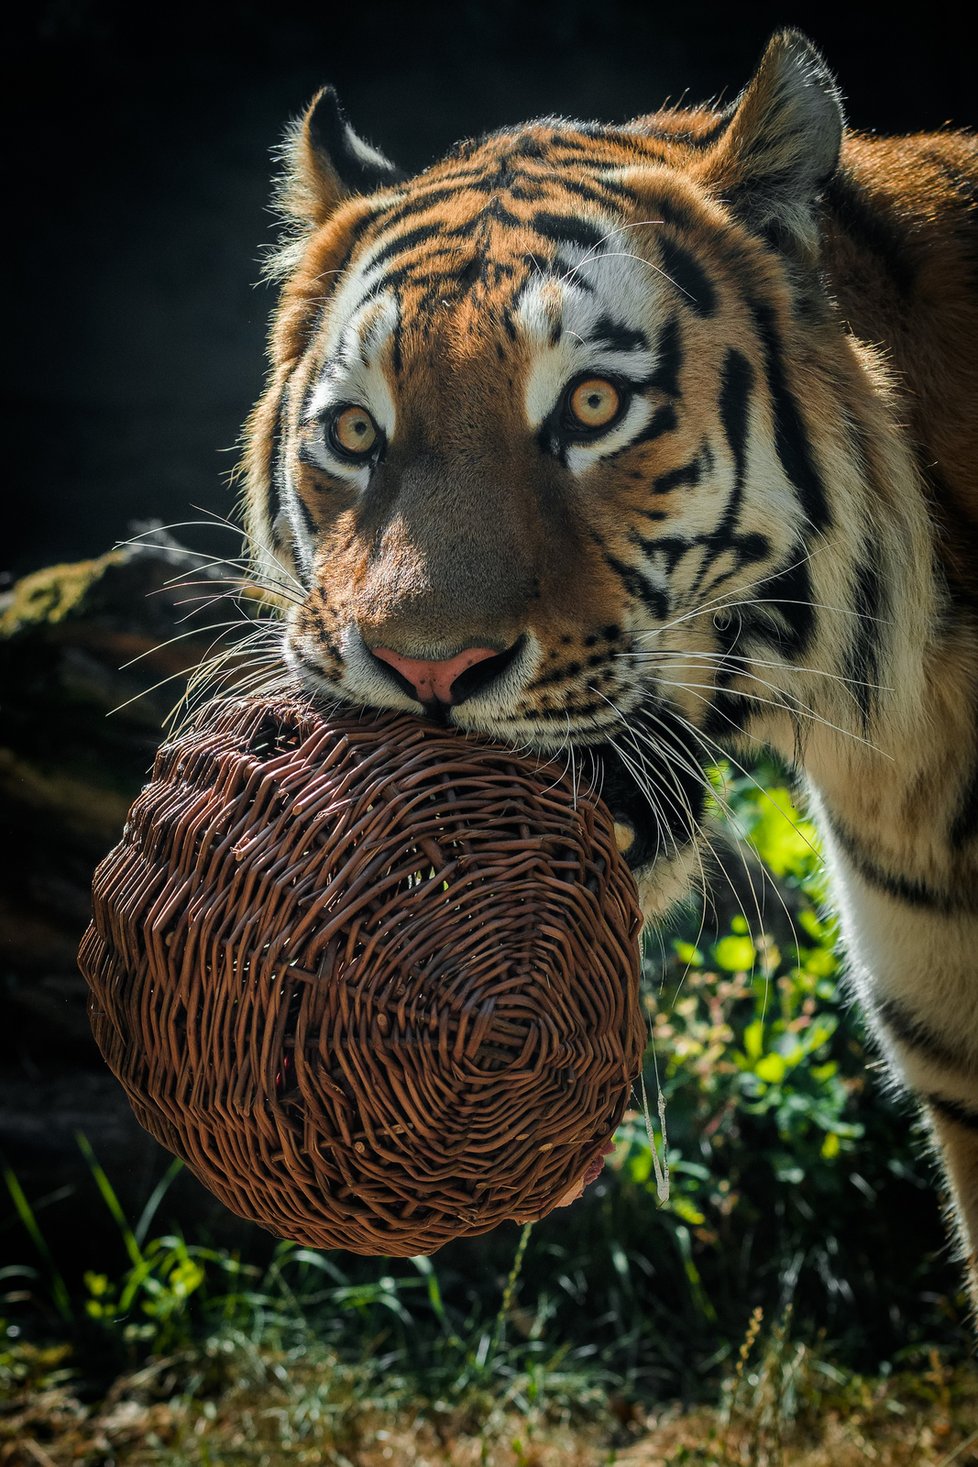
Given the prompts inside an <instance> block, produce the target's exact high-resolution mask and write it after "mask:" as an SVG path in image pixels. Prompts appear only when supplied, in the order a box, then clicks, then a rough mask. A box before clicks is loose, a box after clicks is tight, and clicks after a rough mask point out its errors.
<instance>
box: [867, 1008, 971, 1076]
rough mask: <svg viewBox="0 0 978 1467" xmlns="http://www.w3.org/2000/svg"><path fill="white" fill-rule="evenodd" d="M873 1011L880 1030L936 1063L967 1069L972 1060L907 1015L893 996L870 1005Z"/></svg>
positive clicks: (912, 1016)
mask: <svg viewBox="0 0 978 1467" xmlns="http://www.w3.org/2000/svg"><path fill="white" fill-rule="evenodd" d="M873 1011H874V1013H875V1015H876V1018H877V1019H878V1020H879V1022H880V1023H881V1024H882V1025H883V1027H884V1029H887V1030H889V1032H890V1033H891V1034H892V1035H893V1038H894V1039H898V1040H899V1041H900V1043H901V1044H903V1045H906V1046H907V1048H908V1049H916V1050H919V1051H920V1053H921V1054H922V1055H924V1056H925V1057H926V1058H927V1059H929V1060H931V1061H933V1063H934V1064H937V1065H945V1066H947V1068H948V1069H953V1070H971V1069H973V1068H974V1060H973V1059H972V1057H971V1055H969V1054H966V1053H965V1052H964V1051H963V1050H959V1049H957V1048H956V1047H955V1046H954V1045H951V1044H948V1042H947V1041H946V1040H945V1039H942V1038H941V1037H940V1035H938V1034H935V1033H934V1031H933V1030H932V1029H930V1028H928V1027H927V1025H926V1024H924V1023H923V1022H922V1021H921V1020H920V1019H919V1018H917V1016H916V1015H915V1014H909V1013H908V1012H907V1011H906V1009H905V1008H903V1006H902V1005H901V1004H899V1003H897V1001H896V999H894V998H886V999H884V1000H883V1001H882V1003H878V1004H876V1005H874V1010H873Z"/></svg>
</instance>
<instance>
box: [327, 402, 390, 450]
mask: <svg viewBox="0 0 978 1467" xmlns="http://www.w3.org/2000/svg"><path fill="white" fill-rule="evenodd" d="M328 436H329V441H330V443H331V444H332V446H333V448H335V449H336V451H337V453H339V454H340V455H341V457H345V458H366V457H367V455H368V454H369V453H370V452H371V450H372V449H373V448H375V447H376V445H377V438H378V436H379V434H378V431H377V424H376V423H375V422H374V420H373V418H372V417H371V416H370V414H369V413H368V412H367V409H366V408H362V407H344V408H340V410H339V412H337V413H336V415H335V417H333V418H332V420H331V421H330V424H329V430H328Z"/></svg>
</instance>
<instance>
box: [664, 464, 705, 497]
mask: <svg viewBox="0 0 978 1467" xmlns="http://www.w3.org/2000/svg"><path fill="white" fill-rule="evenodd" d="M702 477H703V460H702V458H701V457H700V456H699V455H697V456H696V458H694V459H692V460H691V461H690V462H689V463H688V464H680V466H679V468H678V469H670V470H669V471H668V473H665V474H659V476H658V477H657V478H655V479H653V480H652V485H651V488H652V493H653V494H670V493H671V492H672V490H673V489H680V488H682V486H683V485H685V484H689V485H690V486H693V485H695V484H698V483H699V482H700V479H701V478H702Z"/></svg>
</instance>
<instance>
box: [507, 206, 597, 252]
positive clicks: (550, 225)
mask: <svg viewBox="0 0 978 1467" xmlns="http://www.w3.org/2000/svg"><path fill="white" fill-rule="evenodd" d="M517 222H519V223H522V221H521V220H520V221H517ZM528 222H529V224H530V227H531V228H532V229H534V230H535V231H536V233H537V234H542V235H544V236H545V237H546V238H548V239H552V240H553V241H554V242H555V243H562V242H564V241H566V242H567V243H569V244H576V245H579V246H580V248H581V249H582V250H599V249H601V247H602V245H603V244H604V242H605V238H606V231H604V230H601V229H599V228H598V227H597V225H596V224H592V223H591V222H590V220H587V219H581V218H574V217H573V215H570V214H551V213H549V212H548V211H547V210H546V209H538V210H537V212H536V213H535V214H534V215H533V216H532V217H531V218H530V220H529V221H528Z"/></svg>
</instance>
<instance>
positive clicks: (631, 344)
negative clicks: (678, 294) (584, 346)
mask: <svg viewBox="0 0 978 1467" xmlns="http://www.w3.org/2000/svg"><path fill="white" fill-rule="evenodd" d="M590 341H591V345H592V346H604V347H608V348H609V349H610V350H611V351H648V347H649V339H648V337H647V336H646V334H645V332H644V331H639V330H637V329H636V328H635V327H632V326H624V325H623V324H622V323H621V322H620V321H613V320H612V319H611V317H610V316H602V317H601V318H600V319H599V321H598V323H597V325H596V326H595V328H594V331H593V333H592V335H591V338H590Z"/></svg>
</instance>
